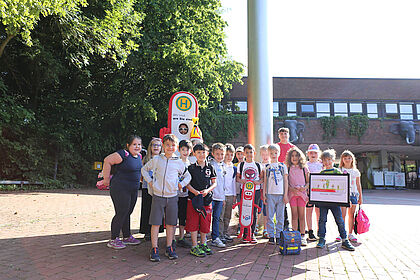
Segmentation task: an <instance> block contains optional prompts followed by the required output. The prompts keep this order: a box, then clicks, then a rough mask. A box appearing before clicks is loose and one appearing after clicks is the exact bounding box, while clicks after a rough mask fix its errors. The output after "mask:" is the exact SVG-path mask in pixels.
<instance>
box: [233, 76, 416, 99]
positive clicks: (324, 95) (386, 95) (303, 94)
mask: <svg viewBox="0 0 420 280" xmlns="http://www.w3.org/2000/svg"><path fill="white" fill-rule="evenodd" d="M242 81H243V82H244V83H243V85H239V84H235V85H234V86H233V89H232V90H231V98H234V99H244V98H246V97H247V77H244V78H243V79H242ZM273 97H274V99H316V100H323V99H326V100H361V101H364V100H366V101H368V100H375V101H378V100H384V101H387V100H389V101H420V79H350V78H281V77H273Z"/></svg>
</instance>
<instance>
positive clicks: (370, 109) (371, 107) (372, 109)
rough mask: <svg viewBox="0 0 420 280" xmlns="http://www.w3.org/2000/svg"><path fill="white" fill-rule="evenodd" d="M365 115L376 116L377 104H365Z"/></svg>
mask: <svg viewBox="0 0 420 280" xmlns="http://www.w3.org/2000/svg"><path fill="white" fill-rule="evenodd" d="M366 111H367V116H368V117H369V118H372V119H377V118H378V104H375V103H368V104H366Z"/></svg>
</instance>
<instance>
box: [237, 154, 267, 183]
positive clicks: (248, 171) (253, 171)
mask: <svg viewBox="0 0 420 280" xmlns="http://www.w3.org/2000/svg"><path fill="white" fill-rule="evenodd" d="M257 164H258V163H256V162H255V161H253V162H246V161H245V162H244V165H243V168H242V174H241V179H245V180H252V181H259V180H260V174H259V173H258V167H257ZM240 168H241V164H238V172H241V171H240ZM261 171H263V167H262V166H261V164H260V172H261ZM241 188H242V186H241ZM259 189H261V186H260V185H255V190H259Z"/></svg>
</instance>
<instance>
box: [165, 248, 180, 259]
mask: <svg viewBox="0 0 420 280" xmlns="http://www.w3.org/2000/svg"><path fill="white" fill-rule="evenodd" d="M165 256H167V257H168V259H170V260H174V259H177V258H178V255H177V254H176V253H175V249H174V248H173V247H172V246H168V247H166V251H165Z"/></svg>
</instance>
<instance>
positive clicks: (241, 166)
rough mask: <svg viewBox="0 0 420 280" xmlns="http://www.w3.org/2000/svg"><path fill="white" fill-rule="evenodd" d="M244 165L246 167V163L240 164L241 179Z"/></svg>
mask: <svg viewBox="0 0 420 280" xmlns="http://www.w3.org/2000/svg"><path fill="white" fill-rule="evenodd" d="M244 165H245V162H241V163H239V174H240V175H241V177H242V171H244Z"/></svg>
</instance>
